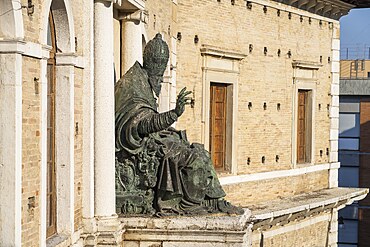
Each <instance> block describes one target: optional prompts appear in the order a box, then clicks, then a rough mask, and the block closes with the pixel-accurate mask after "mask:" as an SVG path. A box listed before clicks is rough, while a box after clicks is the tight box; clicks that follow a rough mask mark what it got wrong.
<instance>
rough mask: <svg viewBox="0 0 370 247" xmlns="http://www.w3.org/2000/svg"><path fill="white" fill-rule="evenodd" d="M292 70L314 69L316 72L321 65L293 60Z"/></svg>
mask: <svg viewBox="0 0 370 247" xmlns="http://www.w3.org/2000/svg"><path fill="white" fill-rule="evenodd" d="M292 66H293V68H299V69H315V70H318V69H319V68H321V67H322V64H320V63H316V62H309V61H301V60H294V61H293V62H292Z"/></svg>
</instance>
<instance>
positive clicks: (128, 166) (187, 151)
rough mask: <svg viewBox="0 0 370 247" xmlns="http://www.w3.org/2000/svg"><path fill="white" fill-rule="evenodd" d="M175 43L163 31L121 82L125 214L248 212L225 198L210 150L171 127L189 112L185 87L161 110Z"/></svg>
mask: <svg viewBox="0 0 370 247" xmlns="http://www.w3.org/2000/svg"><path fill="white" fill-rule="evenodd" d="M168 58H169V49H168V46H167V44H166V42H164V41H163V40H162V36H161V35H160V34H157V35H156V36H155V38H154V39H153V40H151V41H149V42H148V44H147V45H146V47H145V50H144V55H143V66H141V65H140V63H139V62H136V63H135V64H134V65H133V66H132V67H131V68H130V69H129V70H128V71H127V73H126V74H125V75H124V76H123V77H122V78H121V79H120V80H119V81H118V82H117V84H116V86H115V124H116V129H115V134H116V144H115V145H116V195H117V210H118V211H120V212H119V213H123V214H156V215H158V216H163V215H174V214H179V215H188V214H190V215H193V214H208V213H217V212H221V213H228V214H242V213H243V209H241V208H239V207H235V206H233V205H231V204H230V203H229V202H227V201H226V200H225V199H223V198H224V197H225V192H224V190H223V189H222V187H221V185H220V183H219V180H218V178H217V174H216V172H215V170H214V167H213V164H212V161H211V159H210V155H209V153H208V152H207V151H206V150H205V149H204V147H203V145H201V144H197V143H193V144H191V143H189V141H188V140H187V138H186V134H185V132H184V131H178V130H176V129H174V128H172V127H171V125H172V124H173V123H175V122H176V121H177V119H178V118H179V117H180V116H181V115H182V114H183V112H184V110H185V105H186V102H187V100H188V97H187V96H188V95H189V94H190V92H189V91H186V88H183V89H182V90H181V91H180V92H179V94H178V96H177V101H176V107H175V109H173V110H170V111H167V112H163V113H159V112H158V111H157V100H156V97H158V96H159V94H160V91H161V83H162V82H163V74H164V71H165V69H166V66H167V63H168Z"/></svg>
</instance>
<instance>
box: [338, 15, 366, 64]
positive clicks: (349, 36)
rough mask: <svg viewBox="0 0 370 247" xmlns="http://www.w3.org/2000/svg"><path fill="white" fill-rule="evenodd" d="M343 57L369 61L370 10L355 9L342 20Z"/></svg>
mask: <svg viewBox="0 0 370 247" xmlns="http://www.w3.org/2000/svg"><path fill="white" fill-rule="evenodd" d="M340 25H341V30H340V31H341V33H340V39H341V57H342V58H346V56H347V51H348V55H349V58H358V59H363V58H366V59H369V58H370V54H369V51H370V50H369V48H370V8H367V9H353V10H351V11H350V12H349V14H348V15H346V16H343V17H342V18H341V19H340Z"/></svg>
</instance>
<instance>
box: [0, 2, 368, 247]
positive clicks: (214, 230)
mask: <svg viewBox="0 0 370 247" xmlns="http://www.w3.org/2000/svg"><path fill="white" fill-rule="evenodd" d="M366 6H369V2H366V1H356V2H346V1H316V0H309V1H301V0H299V1H266V0H255V1H242V0H231V1H226V0H202V1H195V0H182V1H176V0H172V1H168V0H156V1H154V0H147V1H142V0H114V1H106V0H96V1H77V0H76V1H71V0H28V1H23V0H22V1H11V0H0V61H1V62H0V119H1V121H0V122H1V124H0V140H1V149H0V246H27V247H28V246H105V245H109V246H121V245H122V244H125V246H189V245H198V244H199V245H201V244H205V243H209V244H213V245H214V246H225V245H228V246H262V245H263V246H297V243H299V245H300V246H336V245H337V226H338V224H337V211H338V209H339V208H342V207H344V206H345V205H347V204H351V203H352V202H353V201H355V200H360V199H362V198H363V197H365V196H366V194H367V193H368V190H367V189H350V188H338V168H339V162H338V128H339V22H338V19H339V18H340V16H342V15H344V14H346V13H347V12H348V11H349V9H351V8H354V7H366ZM158 32H160V33H161V34H162V36H163V37H164V39H165V40H166V41H167V43H168V44H169V48H170V62H169V64H168V69H167V71H166V74H165V78H164V79H165V80H164V84H163V87H162V88H163V89H162V95H161V96H160V98H159V102H158V104H159V106H160V109H161V111H165V110H168V109H171V108H173V107H174V104H175V101H176V92H178V91H179V89H181V88H182V87H184V86H186V87H187V88H188V89H190V90H192V91H193V94H192V105H191V106H189V107H188V108H187V109H186V111H185V113H184V115H183V116H182V118H181V119H180V120H179V122H178V123H177V124H176V128H178V129H187V131H188V132H187V134H188V138H189V139H190V140H191V141H192V142H200V143H202V144H204V145H205V147H206V149H208V150H209V151H210V152H211V155H212V159H213V161H214V164H215V168H216V170H217V171H218V174H219V177H220V181H221V183H222V184H223V186H224V188H225V190H226V192H227V194H228V200H230V201H231V202H233V203H235V204H238V205H241V206H243V207H244V208H246V214H245V215H244V216H242V217H241V218H238V217H236V216H212V217H211V216H210V217H205V218H202V217H200V218H196V219H194V218H186V217H185V218H181V217H179V218H170V219H158V220H155V219H153V218H144V217H139V216H136V217H129V218H127V217H121V216H119V215H117V212H116V205H115V170H114V169H115V166H114V164H115V157H114V151H115V150H114V82H115V81H116V80H117V79H118V78H120V77H121V76H122V75H123V74H124V73H125V72H126V71H127V70H128V69H129V68H130V67H131V66H132V64H133V63H134V62H135V61H139V62H141V61H142V50H143V47H145V44H146V43H147V42H148V40H149V39H151V38H152V37H154V35H155V34H156V33H158ZM225 217H226V218H225ZM202 224H203V225H202ZM203 246H204V245H203Z"/></svg>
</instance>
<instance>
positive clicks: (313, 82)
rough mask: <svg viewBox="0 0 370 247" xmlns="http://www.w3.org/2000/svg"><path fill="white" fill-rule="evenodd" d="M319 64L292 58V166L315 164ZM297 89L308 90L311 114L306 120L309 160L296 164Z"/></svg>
mask: <svg viewBox="0 0 370 247" xmlns="http://www.w3.org/2000/svg"><path fill="white" fill-rule="evenodd" d="M321 66H322V65H321V64H318V63H315V62H309V61H298V60H294V61H293V63H292V67H293V111H292V112H293V121H292V123H293V125H292V164H293V168H297V167H298V168H299V167H302V166H307V165H313V164H315V124H314V123H315V107H314V106H315V105H316V88H317V84H319V81H318V78H317V71H318V69H319V68H320V67H321ZM298 90H309V91H310V92H311V93H310V95H309V97H310V101H311V102H310V106H311V107H310V108H311V109H309V110H310V111H311V115H310V119H308V121H310V122H311V125H310V127H311V128H310V131H311V140H310V143H311V145H310V149H311V155H310V159H309V160H310V162H309V163H307V164H297V124H298V121H297V118H298V111H297V107H298Z"/></svg>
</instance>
